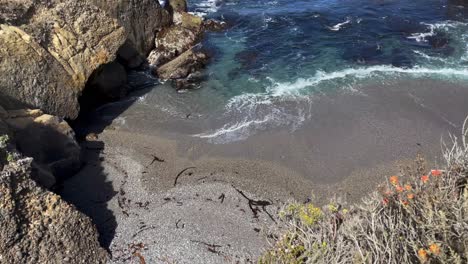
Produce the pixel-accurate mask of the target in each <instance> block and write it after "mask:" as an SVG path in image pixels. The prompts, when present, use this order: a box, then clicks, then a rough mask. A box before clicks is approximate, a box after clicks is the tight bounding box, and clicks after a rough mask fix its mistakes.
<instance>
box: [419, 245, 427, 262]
mask: <svg viewBox="0 0 468 264" xmlns="http://www.w3.org/2000/svg"><path fill="white" fill-rule="evenodd" d="M418 256H419V259H420V260H421V262H426V261H427V251H426V250H424V249H422V248H421V249H419V250H418Z"/></svg>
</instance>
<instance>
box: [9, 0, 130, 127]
mask: <svg viewBox="0 0 468 264" xmlns="http://www.w3.org/2000/svg"><path fill="white" fill-rule="evenodd" d="M43 2H44V1H37V2H36V1H34V2H29V1H27V0H24V1H23V3H22V1H18V2H17V3H16V2H12V3H10V5H9V6H10V8H11V9H10V12H6V14H0V15H1V16H2V17H1V18H0V21H3V22H4V24H1V25H0V76H2V78H0V92H1V95H2V96H4V97H9V98H14V99H15V100H16V101H19V102H21V103H24V104H26V105H29V106H34V107H35V108H41V109H43V110H44V111H46V112H48V113H52V114H56V115H59V116H62V117H69V118H75V117H77V116H78V113H79V105H78V96H79V95H80V93H81V92H82V90H83V88H84V87H85V84H86V82H87V80H88V78H89V76H90V75H91V74H92V73H93V71H94V70H96V69H97V68H98V67H99V66H100V65H102V64H105V63H108V62H111V61H113V60H114V59H115V54H116V52H117V50H118V49H119V48H120V46H121V45H122V44H123V43H124V42H125V40H126V33H125V30H124V28H122V27H121V26H120V25H119V24H118V22H117V21H116V20H114V19H112V18H110V17H109V16H108V15H107V14H106V13H105V12H104V11H102V10H100V9H98V8H97V7H95V6H93V5H90V4H87V3H85V2H83V1H74V0H66V1H48V2H47V3H43ZM15 3H16V4H17V5H16V6H15ZM12 10H13V11H12ZM14 10H20V12H18V13H16V15H15V16H13V15H12V14H13V13H15V12H14ZM45 73H46V74H45Z"/></svg>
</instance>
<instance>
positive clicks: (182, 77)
mask: <svg viewBox="0 0 468 264" xmlns="http://www.w3.org/2000/svg"><path fill="white" fill-rule="evenodd" d="M167 8H168V10H169V11H170V12H171V14H172V18H173V21H172V22H173V24H172V25H171V26H170V27H166V28H163V29H162V30H160V31H159V32H158V33H157V35H156V39H155V45H154V46H155V49H154V50H153V51H151V53H150V54H149V56H148V62H149V64H150V65H151V66H152V68H153V69H154V73H155V74H156V75H157V76H158V77H159V78H160V79H164V80H168V79H170V80H174V82H175V84H176V88H177V89H186V88H191V87H193V86H194V84H196V83H197V82H199V81H200V80H201V76H202V74H201V73H200V69H201V68H203V67H204V66H205V64H206V62H207V59H208V56H207V54H206V52H204V51H203V49H202V48H201V41H202V39H203V36H204V32H205V31H221V30H223V29H225V27H226V23H223V22H220V21H217V20H213V19H209V20H206V21H205V20H204V19H203V18H201V17H198V16H195V15H193V14H189V13H187V3H186V1H185V0H172V1H169V2H168V3H167ZM195 50H196V51H195Z"/></svg>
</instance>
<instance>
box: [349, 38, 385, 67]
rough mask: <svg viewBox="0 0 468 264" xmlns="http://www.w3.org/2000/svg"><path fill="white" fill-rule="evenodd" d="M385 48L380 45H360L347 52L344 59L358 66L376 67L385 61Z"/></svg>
mask: <svg viewBox="0 0 468 264" xmlns="http://www.w3.org/2000/svg"><path fill="white" fill-rule="evenodd" d="M382 54H383V47H382V46H381V45H380V44H365V43H360V44H358V45H357V46H354V47H352V48H350V49H348V50H347V51H346V53H345V54H343V59H345V60H348V61H353V62H355V63H358V64H366V65H374V64H379V63H381V62H382V61H383V58H382Z"/></svg>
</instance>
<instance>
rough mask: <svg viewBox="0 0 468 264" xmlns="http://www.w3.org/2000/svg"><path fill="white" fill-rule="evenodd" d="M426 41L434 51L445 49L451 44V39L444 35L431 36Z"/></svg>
mask: <svg viewBox="0 0 468 264" xmlns="http://www.w3.org/2000/svg"><path fill="white" fill-rule="evenodd" d="M426 40H427V41H428V42H429V45H431V47H432V48H434V49H440V48H444V47H446V46H447V45H448V44H449V39H448V38H447V37H445V36H443V35H435V36H429V37H427V38H426Z"/></svg>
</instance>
